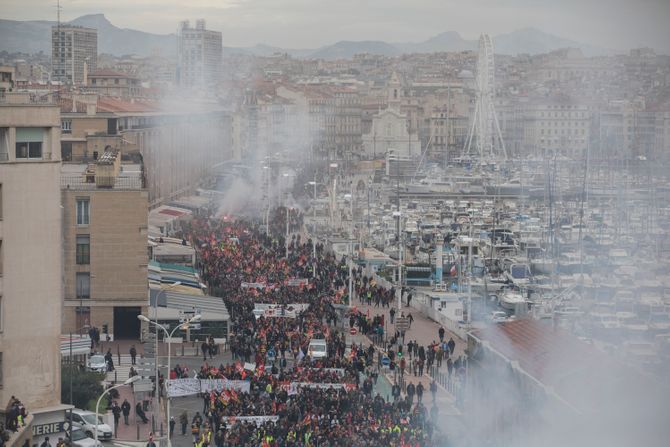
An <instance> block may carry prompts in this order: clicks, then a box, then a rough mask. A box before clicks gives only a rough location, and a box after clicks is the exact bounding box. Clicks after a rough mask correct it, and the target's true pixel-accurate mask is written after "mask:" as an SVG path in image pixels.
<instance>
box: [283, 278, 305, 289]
mask: <svg viewBox="0 0 670 447" xmlns="http://www.w3.org/2000/svg"><path fill="white" fill-rule="evenodd" d="M307 284H309V279H307V278H292V279H289V280H288V283H287V285H288V286H291V287H300V286H306V285H307Z"/></svg>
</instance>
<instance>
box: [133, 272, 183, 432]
mask: <svg viewBox="0 0 670 447" xmlns="http://www.w3.org/2000/svg"><path fill="white" fill-rule="evenodd" d="M179 285H181V281H176V282H173V283H172V284H170V285H169V286H167V287H165V288H164V289H161V290H159V291H158V293H157V294H156V297H155V299H154V320H156V321H155V322H154V324H156V325H158V298H159V297H160V296H161V294H165V293H166V292H167V291H168V290H170V289H172V288H175V287H177V286H179ZM142 316H144V315H142V314H140V315H138V316H137V318H139V319H140V320H142V321H144V320H143V319H142V318H140V317H142ZM145 318H146V317H145ZM147 320H148V318H147ZM154 361H155V371H154V374H155V375H154V377H155V380H156V382H155V387H156V392H155V393H154V398H155V408H158V407H159V405H160V393H159V392H158V330H156V339H155V340H154ZM152 424H153V422H152ZM152 429H153V430H154V431H156V430H155V429H156V427H152Z"/></svg>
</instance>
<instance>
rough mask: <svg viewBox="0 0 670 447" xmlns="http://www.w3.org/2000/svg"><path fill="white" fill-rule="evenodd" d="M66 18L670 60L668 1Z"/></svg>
mask: <svg viewBox="0 0 670 447" xmlns="http://www.w3.org/2000/svg"><path fill="white" fill-rule="evenodd" d="M1 2H2V15H1V16H0V17H1V18H4V19H15V20H36V19H49V20H54V19H55V17H56V7H55V5H56V0H1ZM61 6H62V8H63V9H62V20H64V21H67V20H71V19H74V18H76V17H79V16H81V15H84V14H93V13H104V14H105V15H106V16H107V18H108V19H109V20H110V21H111V22H112V23H113V24H114V25H116V26H119V27H121V28H133V29H139V30H142V31H149V32H154V33H162V34H166V33H171V32H174V31H175V30H176V29H177V25H178V23H179V21H180V20H184V19H191V20H194V19H196V18H201V17H202V18H205V19H207V28H209V29H215V30H218V31H221V32H222V33H223V39H224V45H227V46H251V45H255V44H256V43H265V44H269V45H276V46H281V47H284V48H315V47H318V46H321V45H324V44H330V43H334V42H336V41H338V40H384V41H387V42H406V41H416V42H418V41H422V40H425V39H427V38H429V37H431V36H434V35H436V34H438V33H441V32H443V31H458V32H459V33H461V35H462V36H463V37H465V38H476V37H477V36H478V35H479V34H480V33H481V32H488V33H489V34H491V35H496V34H500V33H505V32H510V31H514V30H516V29H520V28H524V27H536V28H538V29H541V30H542V31H545V32H549V33H552V34H556V35H558V36H561V37H565V38H569V39H573V40H577V41H580V42H584V43H588V44H592V45H597V46H601V47H605V48H614V49H628V48H632V47H639V46H651V47H654V48H656V49H659V50H662V51H663V52H664V53H666V54H670V0H61Z"/></svg>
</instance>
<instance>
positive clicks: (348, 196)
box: [344, 191, 354, 307]
mask: <svg viewBox="0 0 670 447" xmlns="http://www.w3.org/2000/svg"><path fill="white" fill-rule="evenodd" d="M352 192H353V191H352ZM344 198H345V199H349V201H350V202H349V205H350V206H351V229H350V231H349V307H352V306H353V299H354V297H353V289H354V286H353V278H352V276H353V271H352V270H353V261H354V248H353V246H352V241H353V237H354V195H353V194H345V195H344Z"/></svg>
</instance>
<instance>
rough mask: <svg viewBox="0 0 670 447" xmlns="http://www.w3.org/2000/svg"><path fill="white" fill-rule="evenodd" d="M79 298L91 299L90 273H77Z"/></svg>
mask: <svg viewBox="0 0 670 447" xmlns="http://www.w3.org/2000/svg"><path fill="white" fill-rule="evenodd" d="M75 279H76V289H77V290H76V292H77V298H79V299H82V298H90V297H91V274H90V273H89V272H77V276H76V278H75Z"/></svg>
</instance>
